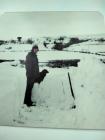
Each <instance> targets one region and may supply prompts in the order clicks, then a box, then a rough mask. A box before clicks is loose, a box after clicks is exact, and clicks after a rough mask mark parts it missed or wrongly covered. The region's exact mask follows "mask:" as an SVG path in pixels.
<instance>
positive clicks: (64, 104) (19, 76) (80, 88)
mask: <svg viewBox="0 0 105 140" xmlns="http://www.w3.org/2000/svg"><path fill="white" fill-rule="evenodd" d="M9 46H12V50H7V49H6V47H9ZM42 47H43V46H41V48H42ZM104 47H105V45H104V43H103V44H102V43H98V44H97V42H96V41H94V40H93V41H88V42H85V43H80V44H75V45H72V47H69V48H66V49H65V50H69V51H51V50H47V51H39V53H38V58H39V62H48V61H49V60H56V59H57V60H61V59H80V62H79V63H78V67H69V68H49V67H47V66H44V67H40V70H42V69H44V68H46V69H48V71H49V73H48V75H47V76H46V77H45V79H44V81H43V82H42V83H41V84H40V85H38V84H35V85H34V88H33V95H32V100H33V101H37V106H36V107H31V108H27V107H26V106H25V105H23V99H24V94H25V88H26V76H25V68H24V67H23V66H21V64H20V62H19V60H20V59H23V60H25V56H26V54H27V53H28V51H29V50H30V49H31V45H24V44H21V45H20V44H18V45H17V44H15V45H12V44H8V45H6V46H5V45H2V46H0V59H9V60H12V59H13V60H15V61H14V62H3V63H0V124H1V125H13V126H30V127H54V128H81V129H83V128H85V129H105V119H104V118H105V111H104V106H105V93H104V92H105V86H104V83H105V77H104V75H105V64H104V63H102V62H101V61H100V59H105V56H101V55H97V54H96V53H100V52H105V48H104ZM41 48H40V50H41ZM24 50H25V51H24ZM42 50H43V48H42ZM76 51H77V52H76ZM83 51H85V52H86V51H88V52H91V53H92V54H89V53H81V52H83ZM103 54H104V53H103ZM12 64H17V65H16V67H13V66H12ZM68 72H69V73H70V77H71V82H72V86H73V91H74V94H75V98H76V99H75V100H74V99H73V97H72V95H71V91H70V85H69V80H68V76H67V73H68ZM73 105H76V108H75V109H72V106H73Z"/></svg>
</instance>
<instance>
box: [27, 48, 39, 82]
mask: <svg viewBox="0 0 105 140" xmlns="http://www.w3.org/2000/svg"><path fill="white" fill-rule="evenodd" d="M25 66H26V76H27V80H28V82H32V83H33V82H34V81H35V79H37V78H38V77H39V65H38V58H37V55H36V54H35V53H34V52H32V51H31V52H29V53H28V55H27V56H26V64H25Z"/></svg>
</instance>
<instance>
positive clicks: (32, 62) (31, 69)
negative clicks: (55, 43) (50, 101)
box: [24, 45, 40, 107]
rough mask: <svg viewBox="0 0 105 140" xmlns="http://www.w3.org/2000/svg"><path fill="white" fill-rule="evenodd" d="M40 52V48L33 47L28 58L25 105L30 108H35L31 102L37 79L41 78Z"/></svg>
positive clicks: (26, 64)
mask: <svg viewBox="0 0 105 140" xmlns="http://www.w3.org/2000/svg"><path fill="white" fill-rule="evenodd" d="M38 51H39V49H38V46H37V45H34V46H33V47H32V50H31V52H29V53H28V54H27V56H26V63H25V66H26V76H27V87H26V92H25V98H24V104H26V105H27V106H28V107H30V106H33V102H32V101H31V95H32V88H33V86H34V83H35V81H37V80H36V79H38V78H39V75H40V73H39V65H38V58H37V55H36V54H37V52H38ZM34 105H35V104H34Z"/></svg>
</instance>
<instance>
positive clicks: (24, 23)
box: [0, 12, 105, 39]
mask: <svg viewBox="0 0 105 140" xmlns="http://www.w3.org/2000/svg"><path fill="white" fill-rule="evenodd" d="M100 33H105V24H104V18H103V16H102V15H101V14H99V13H98V12H17V13H16V12H14V13H5V14H4V15H2V16H0V39H12V38H13V39H15V38H16V37H17V36H22V37H23V38H27V37H36V36H59V35H67V36H69V35H79V34H80V35H87V34H100Z"/></svg>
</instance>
